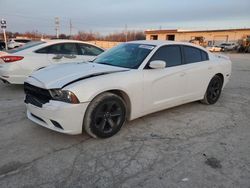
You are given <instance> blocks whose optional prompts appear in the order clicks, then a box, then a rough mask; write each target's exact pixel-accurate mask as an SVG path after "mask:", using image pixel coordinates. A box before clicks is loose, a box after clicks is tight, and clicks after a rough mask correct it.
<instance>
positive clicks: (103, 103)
mask: <svg viewBox="0 0 250 188" xmlns="http://www.w3.org/2000/svg"><path fill="white" fill-rule="evenodd" d="M125 119H126V107H125V103H124V101H123V100H122V98H121V97H119V96H117V95H115V94H113V93H103V94H101V95H100V96H98V97H97V98H96V99H94V100H93V101H92V102H91V104H90V106H89V107H88V110H87V112H86V116H85V120H84V127H85V130H86V131H87V133H89V134H90V135H91V136H93V137H99V138H108V137H111V136H113V135H114V134H116V133H117V132H118V131H119V130H120V129H121V127H122V125H123V124H124V122H125Z"/></svg>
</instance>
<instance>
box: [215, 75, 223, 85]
mask: <svg viewBox="0 0 250 188" xmlns="http://www.w3.org/2000/svg"><path fill="white" fill-rule="evenodd" d="M215 76H219V77H220V78H221V79H222V84H224V76H223V74H222V73H217V74H215Z"/></svg>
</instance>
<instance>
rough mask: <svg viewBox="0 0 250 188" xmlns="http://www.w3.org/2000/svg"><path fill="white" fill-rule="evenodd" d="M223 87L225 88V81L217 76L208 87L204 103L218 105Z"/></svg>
mask: <svg viewBox="0 0 250 188" xmlns="http://www.w3.org/2000/svg"><path fill="white" fill-rule="evenodd" d="M222 86H223V81H222V79H221V77H220V76H218V75H215V76H214V77H213V78H212V80H211V81H210V83H209V85H208V88H207V91H206V94H205V96H204V99H203V101H202V102H204V103H206V104H214V103H216V102H217V101H218V99H219V97H220V94H221V90H222Z"/></svg>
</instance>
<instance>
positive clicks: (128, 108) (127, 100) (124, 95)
mask: <svg viewBox="0 0 250 188" xmlns="http://www.w3.org/2000/svg"><path fill="white" fill-rule="evenodd" d="M106 92H108V93H113V94H115V95H117V96H119V97H121V98H122V99H123V100H124V102H125V104H126V111H127V114H126V119H129V118H130V116H131V100H130V98H129V95H128V94H127V93H126V92H125V91H123V90H121V89H109V90H105V91H102V92H100V93H98V94H97V95H95V96H94V97H92V100H94V99H95V98H96V97H98V96H99V95H101V94H103V93H106ZM92 100H91V101H92Z"/></svg>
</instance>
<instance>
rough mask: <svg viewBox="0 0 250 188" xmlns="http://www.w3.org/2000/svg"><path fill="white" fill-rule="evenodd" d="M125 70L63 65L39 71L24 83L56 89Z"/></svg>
mask: <svg viewBox="0 0 250 188" xmlns="http://www.w3.org/2000/svg"><path fill="white" fill-rule="evenodd" d="M126 70H129V69H127V68H121V67H115V66H109V65H102V64H96V63H65V64H61V65H51V66H48V67H46V68H43V69H40V70H38V71H36V72H34V73H33V74H32V75H31V76H29V78H28V79H27V80H26V82H27V83H29V84H32V85H35V86H37V87H41V88H46V89H56V88H63V87H65V86H67V85H69V84H71V83H74V82H77V81H80V80H83V79H87V78H90V77H95V76H100V75H104V74H111V73H115V72H121V71H126Z"/></svg>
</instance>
